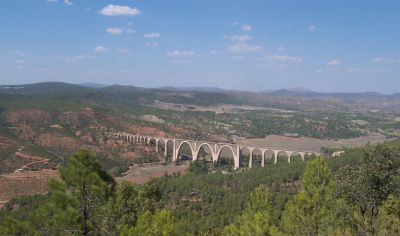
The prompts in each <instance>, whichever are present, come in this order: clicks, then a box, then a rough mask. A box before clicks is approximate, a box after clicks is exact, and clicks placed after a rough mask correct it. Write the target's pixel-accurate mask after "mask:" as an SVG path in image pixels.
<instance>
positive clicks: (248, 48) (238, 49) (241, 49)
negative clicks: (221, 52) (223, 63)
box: [228, 43, 263, 53]
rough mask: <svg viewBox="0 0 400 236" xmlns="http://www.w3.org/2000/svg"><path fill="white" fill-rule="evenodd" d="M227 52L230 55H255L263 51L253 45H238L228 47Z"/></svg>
mask: <svg viewBox="0 0 400 236" xmlns="http://www.w3.org/2000/svg"><path fill="white" fill-rule="evenodd" d="M228 51H230V52H232V53H251V52H252V53H257V52H261V51H263V48H262V47H261V46H259V45H255V44H245V43H238V44H234V45H232V46H230V47H229V48H228Z"/></svg>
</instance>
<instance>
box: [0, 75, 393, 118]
mask: <svg viewBox="0 0 400 236" xmlns="http://www.w3.org/2000/svg"><path fill="white" fill-rule="evenodd" d="M0 94H1V95H2V96H3V97H4V95H5V94H8V95H12V94H13V95H41V96H52V95H53V96H56V95H58V96H82V97H83V98H90V97H91V96H99V97H102V96H103V97H114V98H115V97H120V98H125V99H135V100H138V99H142V100H143V99H146V100H148V101H155V100H161V101H165V102H173V103H183V104H197V105H216V104H246V105H255V106H272V107H279V106H285V107H291V108H292V109H294V108H303V109H316V110H318V109H326V108H328V109H331V110H346V109H353V110H359V111H368V110H370V109H380V110H383V111H400V101H399V96H398V95H396V94H394V95H383V94H378V93H373V92H365V93H317V92H313V91H309V90H290V89H282V90H276V91H269V92H259V93H256V92H245V91H229V90H222V89H217V88H202V87H199V88H196V87H189V88H182V89H180V88H175V87H164V88H140V87H135V86H121V85H111V86H83V85H74V84H66V83H60V82H45V83H37V84H25V85H2V86H0Z"/></svg>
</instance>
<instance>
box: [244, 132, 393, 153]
mask: <svg viewBox="0 0 400 236" xmlns="http://www.w3.org/2000/svg"><path fill="white" fill-rule="evenodd" d="M385 140H386V138H385V136H383V135H375V136H365V137H359V138H349V139H340V140H322V139H314V138H304V137H302V138H292V137H286V136H280V135H269V136H267V137H265V138H260V139H242V140H238V141H237V143H238V144H239V145H242V146H250V147H251V146H253V147H263V148H273V149H282V150H293V151H309V152H319V151H320V150H321V147H329V148H342V147H359V146H362V145H365V144H366V143H368V142H370V143H371V144H372V143H381V142H383V141H385Z"/></svg>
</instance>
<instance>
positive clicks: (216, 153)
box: [109, 132, 318, 169]
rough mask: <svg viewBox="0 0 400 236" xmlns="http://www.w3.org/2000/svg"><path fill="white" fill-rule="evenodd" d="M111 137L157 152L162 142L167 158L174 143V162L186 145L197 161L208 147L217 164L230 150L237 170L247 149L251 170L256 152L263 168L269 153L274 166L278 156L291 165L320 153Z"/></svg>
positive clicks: (182, 140) (158, 139)
mask: <svg viewBox="0 0 400 236" xmlns="http://www.w3.org/2000/svg"><path fill="white" fill-rule="evenodd" d="M109 136H111V137H114V138H118V139H123V140H125V141H127V142H135V143H145V144H148V145H150V144H151V143H154V144H155V146H156V147H155V148H156V150H157V152H158V151H159V148H160V147H161V146H160V145H161V144H162V143H161V142H163V143H164V145H163V146H164V156H167V153H168V144H169V143H172V161H176V160H178V158H179V151H180V150H181V148H182V146H183V145H184V144H187V145H188V146H189V147H190V150H191V152H192V159H193V160H197V159H198V154H199V152H200V149H201V148H203V149H204V148H205V147H208V148H209V150H211V155H212V160H213V162H217V161H218V159H219V157H220V155H221V153H222V151H223V150H224V149H227V150H230V151H231V153H232V155H233V158H234V167H235V169H237V168H239V164H240V154H241V152H242V150H245V149H247V150H248V151H249V153H250V154H249V156H250V159H249V168H251V167H252V163H253V153H254V152H255V151H256V150H259V151H260V152H261V166H262V167H264V166H265V154H266V152H267V151H271V152H272V153H273V158H274V164H276V163H277V162H278V155H279V154H282V153H283V154H285V155H286V156H287V162H288V163H290V161H291V158H293V156H294V155H295V154H297V155H298V156H300V157H301V159H302V161H304V160H305V156H306V155H313V154H315V155H318V153H314V152H307V151H295V150H281V149H270V148H259V147H246V146H239V145H237V144H231V143H214V142H207V141H194V140H186V139H172V138H157V137H151V136H142V135H135V134H129V133H119V132H114V133H109Z"/></svg>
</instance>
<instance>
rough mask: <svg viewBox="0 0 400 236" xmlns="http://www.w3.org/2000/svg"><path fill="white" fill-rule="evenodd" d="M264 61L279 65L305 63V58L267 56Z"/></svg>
mask: <svg viewBox="0 0 400 236" xmlns="http://www.w3.org/2000/svg"><path fill="white" fill-rule="evenodd" d="M262 60H264V61H269V62H279V63H288V62H303V58H301V57H293V56H287V55H267V56H265V57H264V58H263V59H262Z"/></svg>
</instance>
